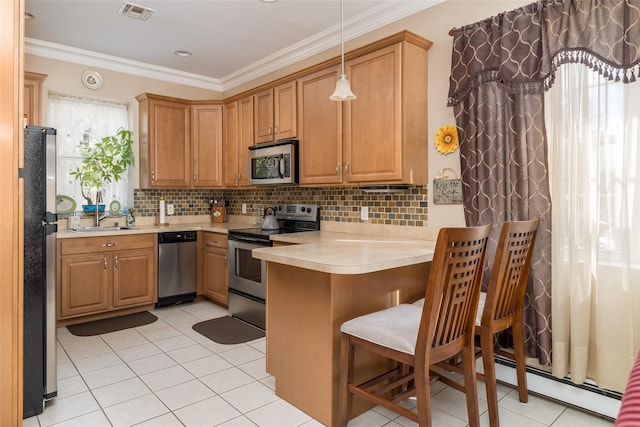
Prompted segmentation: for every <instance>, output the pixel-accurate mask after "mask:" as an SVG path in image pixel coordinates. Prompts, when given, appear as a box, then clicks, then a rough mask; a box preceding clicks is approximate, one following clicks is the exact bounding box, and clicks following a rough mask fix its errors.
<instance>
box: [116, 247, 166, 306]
mask: <svg viewBox="0 0 640 427" xmlns="http://www.w3.org/2000/svg"><path fill="white" fill-rule="evenodd" d="M157 288H158V287H157V280H156V263H155V252H154V250H153V249H136V250H130V251H120V252H115V253H114V254H113V306H114V307H123V306H128V305H140V304H145V303H148V304H152V303H155V302H157V300H158V297H157V295H158V292H157V290H158V289H157Z"/></svg>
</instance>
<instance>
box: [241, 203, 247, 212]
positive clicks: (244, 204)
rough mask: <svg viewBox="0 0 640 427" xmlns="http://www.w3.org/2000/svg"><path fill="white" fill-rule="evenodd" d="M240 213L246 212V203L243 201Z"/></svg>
mask: <svg viewBox="0 0 640 427" xmlns="http://www.w3.org/2000/svg"><path fill="white" fill-rule="evenodd" d="M242 213H243V214H246V213H247V204H246V203H243V204H242Z"/></svg>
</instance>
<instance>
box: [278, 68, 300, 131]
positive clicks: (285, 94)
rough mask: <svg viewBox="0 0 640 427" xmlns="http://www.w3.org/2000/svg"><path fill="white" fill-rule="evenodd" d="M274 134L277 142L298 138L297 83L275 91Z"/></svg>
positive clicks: (279, 87)
mask: <svg viewBox="0 0 640 427" xmlns="http://www.w3.org/2000/svg"><path fill="white" fill-rule="evenodd" d="M273 134H274V135H273V139H274V140H276V141H278V140H281V139H291V138H295V137H296V136H298V122H297V109H296V82H295V81H292V82H289V83H285V84H282V85H280V86H277V87H276V88H274V89H273Z"/></svg>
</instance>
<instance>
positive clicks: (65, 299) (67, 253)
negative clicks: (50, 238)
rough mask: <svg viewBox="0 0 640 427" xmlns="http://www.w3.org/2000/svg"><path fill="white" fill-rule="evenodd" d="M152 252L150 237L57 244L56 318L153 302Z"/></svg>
mask: <svg viewBox="0 0 640 427" xmlns="http://www.w3.org/2000/svg"><path fill="white" fill-rule="evenodd" d="M157 248H158V246H157V238H156V235H155V234H142V235H140V234H138V235H127V236H104V237H87V238H76V239H60V240H58V254H59V256H58V280H57V283H58V301H57V302H58V320H65V319H72V318H77V317H80V316H89V315H97V314H103V316H102V317H108V316H107V315H104V314H105V313H107V314H109V313H113V315H114V316H115V315H119V314H122V312H121V311H120V310H121V309H131V308H134V307H139V306H140V307H142V306H145V305H149V304H154V303H155V302H156V301H157V294H158V292H157V277H156V276H157V272H156V271H157V253H158V249H157ZM131 311H135V310H128V312H131Z"/></svg>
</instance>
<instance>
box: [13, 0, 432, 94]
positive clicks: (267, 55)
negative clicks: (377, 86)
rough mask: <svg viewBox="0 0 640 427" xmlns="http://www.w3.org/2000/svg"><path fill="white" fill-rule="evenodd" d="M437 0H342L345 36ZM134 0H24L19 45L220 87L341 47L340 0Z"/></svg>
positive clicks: (132, 71)
mask: <svg viewBox="0 0 640 427" xmlns="http://www.w3.org/2000/svg"><path fill="white" fill-rule="evenodd" d="M441 1H444V0H345V1H344V19H345V23H344V38H345V41H347V40H350V39H353V38H355V37H358V36H360V35H362V34H364V33H367V32H369V31H372V30H374V29H376V28H379V27H382V26H384V25H386V24H389V23H391V22H394V21H396V20H398V19H401V18H404V17H405V16H408V15H411V14H413V13H416V12H418V11H420V10H423V9H426V8H428V7H431V6H433V5H434V4H437V3H440V2H441ZM127 2H129V0H127ZM129 3H131V2H129ZM133 3H134V5H139V6H143V7H145V8H150V9H153V13H152V14H151V15H150V16H149V17H148V19H146V20H139V19H134V18H132V17H129V16H124V15H121V14H118V10H119V9H120V7H121V6H122V4H123V1H122V0H26V6H25V9H26V12H27V13H28V14H32V15H33V19H27V20H26V21H25V52H26V53H27V54H31V55H36V56H42V57H47V58H53V59H59V60H63V61H66V62H72V63H79V64H83V65H87V66H92V67H98V68H103V69H108V70H113V71H121V72H126V73H129V74H134V75H143V76H147V77H152V78H158V79H161V80H166V81H171V82H175V83H181V84H186V85H190V86H196V87H201V88H205V89H210V90H217V91H221V92H224V91H226V90H229V89H232V88H233V87H236V86H239V85H241V84H243V83H246V82H249V81H251V80H254V79H256V78H258V77H260V76H262V75H265V74H267V73H269V72H272V71H275V70H277V69H279V68H282V67H285V66H287V65H290V64H293V63H295V62H298V61H300V60H302V59H305V58H307V57H310V56H312V55H315V54H317V53H319V52H322V51H325V50H327V49H330V48H333V47H336V46H339V45H340V10H341V9H340V0H278V1H275V2H270V3H267V2H263V1H260V0H199V1H193V0H134V2H133ZM178 50H183V51H189V52H191V53H192V55H191V56H189V57H179V56H177V55H175V54H174V52H175V51H178Z"/></svg>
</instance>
